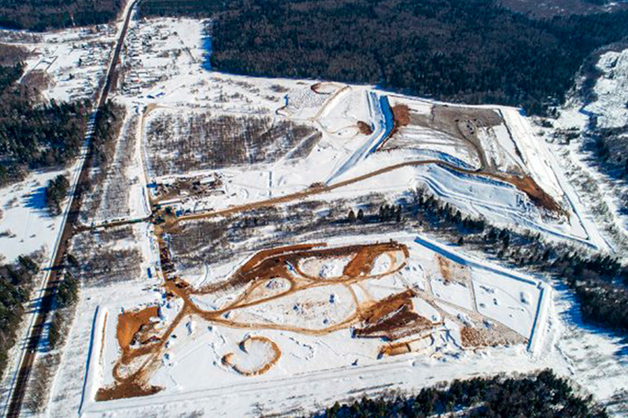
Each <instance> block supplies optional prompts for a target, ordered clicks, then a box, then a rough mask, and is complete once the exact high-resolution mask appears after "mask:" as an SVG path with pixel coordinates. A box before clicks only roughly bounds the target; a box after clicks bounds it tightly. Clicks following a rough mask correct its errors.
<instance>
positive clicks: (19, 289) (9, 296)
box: [0, 257, 39, 376]
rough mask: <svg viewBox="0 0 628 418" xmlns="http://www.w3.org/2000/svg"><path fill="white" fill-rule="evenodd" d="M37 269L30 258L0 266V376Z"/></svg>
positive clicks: (5, 364) (21, 258) (20, 258)
mask: <svg viewBox="0 0 628 418" xmlns="http://www.w3.org/2000/svg"><path fill="white" fill-rule="evenodd" d="M38 271H39V268H38V266H37V263H36V262H35V261H33V260H32V259H31V258H30V257H19V259H18V261H17V262H16V263H15V264H5V265H0V376H2V375H3V374H4V369H5V368H6V366H7V355H8V351H9V349H10V348H11V347H12V346H13V344H14V343H15V339H16V334H17V328H18V326H19V325H20V321H21V320H22V316H23V315H24V305H23V304H24V303H25V302H26V301H27V300H28V296H29V294H30V290H31V288H32V284H33V276H34V275H35V274H37V272H38Z"/></svg>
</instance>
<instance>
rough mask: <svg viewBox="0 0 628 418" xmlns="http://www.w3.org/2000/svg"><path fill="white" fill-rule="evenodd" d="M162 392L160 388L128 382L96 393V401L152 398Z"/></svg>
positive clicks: (101, 389)
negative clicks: (141, 397)
mask: <svg viewBox="0 0 628 418" xmlns="http://www.w3.org/2000/svg"><path fill="white" fill-rule="evenodd" d="M160 390H161V388H160V387H158V386H147V385H144V384H139V383H136V382H134V381H132V380H126V381H124V382H121V383H117V384H115V385H114V386H111V387H108V388H100V389H98V392H96V401H98V402H100V401H112V400H115V399H126V398H138V397H140V396H150V395H154V394H155V393H157V392H159V391H160Z"/></svg>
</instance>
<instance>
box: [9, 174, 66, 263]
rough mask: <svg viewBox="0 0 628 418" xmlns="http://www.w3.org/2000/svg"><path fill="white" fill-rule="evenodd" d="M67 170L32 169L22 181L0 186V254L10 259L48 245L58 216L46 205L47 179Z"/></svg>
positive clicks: (56, 227)
mask: <svg viewBox="0 0 628 418" xmlns="http://www.w3.org/2000/svg"><path fill="white" fill-rule="evenodd" d="M66 173H67V170H57V171H48V172H39V173H33V174H31V175H30V176H28V178H26V179H25V180H24V181H21V182H19V183H16V184H13V185H11V186H8V187H4V188H2V189H0V211H2V216H0V254H1V255H2V256H3V257H4V259H5V261H7V262H12V261H14V260H15V259H16V258H17V257H19V256H20V255H28V254H30V253H32V252H34V251H38V250H40V249H44V250H46V253H47V252H48V250H50V249H51V247H52V245H53V243H54V241H55V237H56V235H57V233H58V232H59V225H60V222H61V219H62V217H61V216H60V215H59V216H52V215H51V214H50V212H49V211H48V208H47V207H46V195H45V188H46V185H47V184H48V181H50V180H52V179H53V178H55V177H56V176H58V175H59V174H66Z"/></svg>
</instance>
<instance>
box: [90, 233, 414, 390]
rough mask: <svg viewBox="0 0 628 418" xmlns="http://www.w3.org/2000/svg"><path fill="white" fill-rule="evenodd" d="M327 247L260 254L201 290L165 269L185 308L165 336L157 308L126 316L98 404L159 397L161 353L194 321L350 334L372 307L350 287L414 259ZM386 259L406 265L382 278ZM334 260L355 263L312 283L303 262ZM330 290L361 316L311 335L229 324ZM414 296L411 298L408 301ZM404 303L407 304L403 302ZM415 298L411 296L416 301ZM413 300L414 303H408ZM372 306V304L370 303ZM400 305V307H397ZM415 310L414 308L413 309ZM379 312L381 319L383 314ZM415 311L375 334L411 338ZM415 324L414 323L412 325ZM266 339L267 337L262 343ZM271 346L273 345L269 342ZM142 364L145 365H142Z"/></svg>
mask: <svg viewBox="0 0 628 418" xmlns="http://www.w3.org/2000/svg"><path fill="white" fill-rule="evenodd" d="M162 231H163V230H162V229H158V230H157V232H158V233H162ZM157 241H158V243H159V245H160V248H161V251H160V256H161V264H162V266H165V265H169V264H171V261H170V252H169V251H168V250H167V249H166V247H165V244H164V240H163V239H162V237H161V236H159V238H158V240H157ZM325 247H326V244H302V245H292V246H288V247H281V248H274V249H270V250H264V251H260V252H259V253H257V254H255V255H254V256H253V257H252V258H251V259H250V260H248V261H247V262H246V263H244V265H242V267H240V268H239V269H238V270H237V271H236V272H235V273H234V274H233V275H232V276H231V277H230V278H229V279H227V280H225V281H224V282H222V283H218V284H214V285H212V286H208V287H204V288H201V289H193V288H192V287H190V286H189V285H188V284H187V282H185V281H184V280H182V279H180V278H178V277H176V276H174V275H173V276H172V277H169V276H168V275H169V274H171V273H172V272H173V271H171V270H166V269H165V268H164V269H163V272H164V276H165V279H166V281H165V283H164V288H165V293H166V294H167V295H169V297H172V298H181V299H182V300H183V308H182V309H181V311H180V312H179V314H178V315H177V317H176V318H175V319H174V320H173V321H172V323H171V324H169V325H168V327H167V328H166V330H165V331H162V332H161V333H160V334H159V335H157V334H156V333H155V331H154V329H153V327H152V326H151V322H150V320H151V318H152V317H154V316H155V315H157V308H156V307H152V308H146V309H144V310H141V311H138V312H126V313H124V314H122V315H121V316H120V318H119V323H120V325H119V329H118V343H119V344H120V347H121V349H122V356H121V357H120V359H119V360H118V362H117V363H116V365H115V366H114V369H113V377H114V379H115V380H116V384H115V385H113V386H111V387H109V388H102V389H100V390H99V392H98V394H97V400H109V399H118V398H123V397H131V396H144V395H150V394H152V393H155V391H158V390H159V388H155V387H153V386H150V385H148V380H149V378H150V376H151V375H152V373H153V372H154V370H156V368H157V367H159V364H160V359H161V357H160V356H161V353H162V352H163V350H164V348H165V342H166V341H167V340H168V338H169V337H170V335H171V334H172V332H173V331H174V329H175V328H176V327H177V325H178V324H179V323H180V322H181V320H182V319H183V318H184V317H186V316H190V315H194V316H197V317H199V318H201V319H203V320H205V321H208V322H210V323H213V324H219V325H223V326H227V327H232V328H244V329H275V330H287V331H293V332H299V333H303V334H311V335H324V334H328V333H330V332H334V331H337V330H339V329H345V328H348V327H350V326H351V325H353V324H355V323H357V322H360V321H362V320H364V318H365V317H364V316H363V315H361V314H360V313H361V312H363V311H366V310H367V308H368V306H367V307H363V306H360V303H359V302H358V300H357V298H356V297H355V293H353V291H352V289H351V287H350V285H351V284H354V283H357V282H359V281H363V280H367V279H376V278H379V277H383V276H386V275H389V274H393V273H396V272H397V271H399V270H400V269H401V268H403V267H404V266H405V258H407V257H408V249H407V247H406V246H405V245H403V244H399V243H396V242H394V241H390V242H385V243H376V244H370V245H354V246H347V247H340V248H325ZM382 254H389V256H390V257H391V258H393V259H396V258H395V257H397V256H399V254H402V255H403V256H404V259H403V262H401V263H397V264H398V265H394V266H391V269H390V270H389V271H387V272H384V273H382V274H377V275H374V274H371V269H372V266H373V263H374V262H375V260H376V259H377V257H379V256H380V255H382ZM315 257H316V258H321V259H327V258H333V257H350V258H351V259H350V261H349V263H348V264H347V266H346V267H345V269H344V272H343V275H342V276H341V277H338V278H334V279H323V278H321V277H310V276H307V275H305V274H303V272H301V271H300V270H299V268H298V266H299V265H300V261H301V260H305V259H310V258H315ZM277 278H281V279H284V280H287V281H288V282H289V283H290V286H289V288H288V289H286V290H283V291H280V292H275V293H273V294H271V295H267V294H265V292H263V291H259V289H258V288H259V287H260V286H265V285H266V284H267V283H268V280H270V279H277ZM330 284H340V285H344V286H346V287H347V289H349V292H350V294H352V295H353V298H354V303H355V305H356V309H355V312H353V313H351V314H349V315H348V316H347V317H346V318H345V319H344V320H342V321H340V322H339V323H336V324H335V325H332V326H329V327H327V328H324V329H309V328H304V327H296V326H290V325H280V324H273V323H263V324H254V323H250V322H238V321H237V320H231V319H227V317H228V316H230V315H228V314H230V313H231V312H233V311H237V310H238V309H243V308H246V307H250V306H255V305H258V304H260V303H268V302H272V301H273V300H276V299H279V298H282V297H284V296H286V295H289V294H292V293H294V292H298V291H303V290H305V289H309V288H314V287H320V286H328V285H330ZM234 289H242V290H243V292H241V293H240V295H239V297H237V298H236V299H235V300H234V301H233V302H231V303H230V304H229V305H228V306H225V307H223V308H221V309H218V310H215V311H205V310H203V309H201V308H199V307H198V306H197V305H196V304H195V303H194V302H193V301H192V299H191V296H193V295H200V294H210V293H215V292H225V291H233V290H234ZM409 295H411V294H410V293H409V294H406V295H405V296H403V297H405V298H406V299H407V298H408V296H409ZM403 297H402V298H403ZM410 297H411V296H410ZM408 300H409V299H408ZM367 303H369V302H367ZM392 303H393V304H395V302H392ZM409 307H410V308H411V304H410V306H409ZM385 311H390V308H384V307H379V308H372V307H371V309H370V310H369V312H370V314H369V315H368V316H369V317H370V318H371V320H375V317H376V316H377V315H379V316H381V315H382V312H385ZM378 312H379V313H378ZM409 313H410V312H409V310H408V309H407V308H406V309H405V310H404V309H402V310H401V311H400V313H397V315H396V316H395V315H393V316H391V317H390V318H386V319H385V320H381V321H379V322H377V323H375V324H373V326H375V327H378V328H374V329H373V331H372V332H373V333H375V332H381V333H386V334H387V335H389V337H390V338H392V339H394V338H396V337H395V334H394V332H395V331H394V328H395V327H396V326H398V327H402V328H403V331H402V332H403V333H404V334H405V335H407V333H408V332H409V329H411V328H412V327H411V325H413V326H414V328H416V318H410V317H409V316H408V314H409ZM409 319H411V320H412V321H414V322H412V321H409ZM260 338H262V337H260ZM132 342H136V343H139V347H136V348H131V345H132ZM269 342H270V341H269ZM270 343H271V344H272V346H273V349H275V348H276V350H275V353H276V354H277V355H276V356H275V358H274V360H273V361H271V362H269V363H268V364H267V365H265V366H264V368H263V369H261V370H257V371H255V374H260V373H264V372H266V371H267V370H268V369H270V367H272V366H273V364H275V362H276V361H277V360H278V358H279V357H278V356H279V355H280V353H281V351H280V350H279V348H278V347H276V346H275V345H274V343H273V342H270ZM223 361H224V362H225V364H229V365H231V366H232V367H234V369H235V370H236V371H238V372H242V373H248V372H246V371H244V370H238V368H237V364H232V356H227V357H226V358H224V359H223ZM138 362H139V363H138ZM130 364H133V365H139V366H138V367H136V368H135V369H134V371H133V372H132V373H127V374H125V375H123V374H122V373H121V370H123V369H124V367H125V366H128V365H130Z"/></svg>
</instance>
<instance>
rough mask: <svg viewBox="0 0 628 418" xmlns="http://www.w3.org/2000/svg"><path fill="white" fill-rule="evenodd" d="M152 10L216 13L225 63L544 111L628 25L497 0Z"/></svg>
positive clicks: (150, 0)
mask: <svg viewBox="0 0 628 418" xmlns="http://www.w3.org/2000/svg"><path fill="white" fill-rule="evenodd" d="M142 10H143V13H144V14H145V15H165V14H192V15H195V16H198V15H212V16H214V17H215V23H214V26H213V31H212V55H211V64H212V67H213V68H216V69H218V70H221V71H226V72H232V73H238V74H247V75H264V76H277V77H296V78H322V79H329V80H338V81H346V82H356V83H376V84H378V85H380V86H381V87H384V88H387V89H393V90H400V91H404V92H408V93H412V94H416V95H420V96H431V97H435V98H439V99H443V100H448V101H461V102H467V103H488V102H491V103H501V104H508V105H515V106H517V105H521V106H523V107H524V108H525V109H526V110H527V111H528V112H530V113H536V114H538V113H543V112H544V111H545V109H546V107H547V105H548V104H551V103H555V102H557V101H558V102H560V101H562V100H563V99H564V96H565V94H566V92H567V91H568V90H569V88H571V86H572V84H573V80H574V77H575V75H576V73H577V72H578V69H579V68H580V66H581V65H582V63H583V62H584V60H585V58H586V57H588V56H589V55H590V54H591V53H592V52H593V51H595V50H596V49H597V48H599V47H601V46H603V45H607V44H610V43H613V42H617V41H619V40H621V39H623V38H625V37H626V36H628V11H620V12H616V13H603V14H590V15H573V16H565V17H556V18H553V19H549V20H548V19H544V20H536V19H533V18H530V17H527V16H524V15H522V14H518V13H514V12H512V11H511V10H509V9H506V8H504V7H502V6H500V5H499V4H498V3H497V2H496V1H494V0H424V1H420V2H417V1H412V0H340V1H335V0H334V1H331V0H322V1H320V0H319V1H314V0H237V1H234V2H229V3H222V2H217V1H189V0H184V1H175V2H163V1H157V0H146V2H145V3H144V4H143V5H142ZM216 10H220V12H216ZM583 28H587V29H586V30H583Z"/></svg>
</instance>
